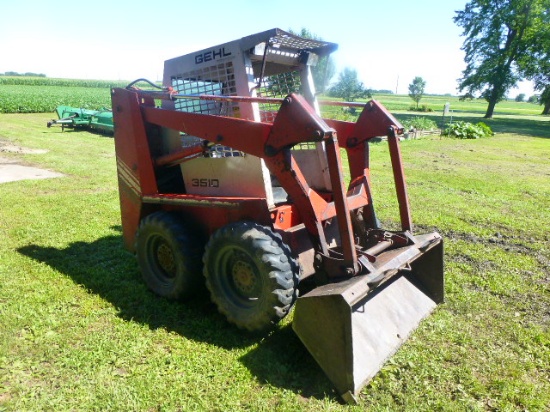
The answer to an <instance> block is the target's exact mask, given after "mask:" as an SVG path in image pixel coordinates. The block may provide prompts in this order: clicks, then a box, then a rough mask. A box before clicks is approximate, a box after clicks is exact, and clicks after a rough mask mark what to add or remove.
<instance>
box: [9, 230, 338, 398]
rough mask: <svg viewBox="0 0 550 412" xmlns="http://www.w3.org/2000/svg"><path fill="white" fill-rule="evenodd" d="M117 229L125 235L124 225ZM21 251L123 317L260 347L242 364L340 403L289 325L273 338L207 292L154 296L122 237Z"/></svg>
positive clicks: (266, 378)
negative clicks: (244, 326) (225, 313)
mask: <svg viewBox="0 0 550 412" xmlns="http://www.w3.org/2000/svg"><path fill="white" fill-rule="evenodd" d="M115 229H116V230H117V231H120V227H116V228H115ZM18 252H19V253H21V254H23V255H25V256H28V257H30V258H32V259H34V260H36V261H38V262H42V263H45V264H47V265H48V266H50V267H52V268H54V269H55V270H57V271H59V272H61V273H63V274H64V275H66V276H68V277H69V278H71V279H72V280H73V281H74V282H75V283H76V284H77V285H80V286H81V287H83V288H85V289H86V290H87V291H88V292H89V293H93V294H96V295H99V296H100V297H101V298H103V299H105V300H106V301H107V302H109V303H111V304H112V305H113V306H114V307H115V308H117V310H118V316H120V317H121V318H122V319H124V320H126V321H129V322H138V323H141V324H144V325H147V326H148V327H149V328H151V329H158V328H162V329H166V330H168V331H170V332H175V333H177V334H179V335H181V336H184V337H186V338H188V339H191V340H195V341H198V342H207V343H209V344H213V345H215V346H218V347H221V348H224V349H234V348H245V347H247V346H254V348H253V349H251V350H250V351H248V352H247V353H246V354H245V355H243V356H242V357H241V358H240V361H241V362H242V364H243V365H244V366H245V367H246V368H248V369H249V370H250V372H251V373H252V374H253V375H254V376H256V377H257V378H258V380H259V381H260V382H262V383H266V384H269V385H273V386H275V387H280V388H284V389H288V390H292V391H294V392H296V393H300V394H301V395H302V396H305V397H313V398H319V399H321V398H325V397H326V394H328V393H332V396H333V397H334V399H338V396H337V394H336V393H335V392H333V391H332V386H331V384H330V382H329V381H328V379H327V378H326V377H325V376H324V374H323V372H322V371H321V369H320V368H319V367H318V366H317V364H316V363H315V361H314V360H313V358H312V357H311V355H309V353H308V352H307V350H306V349H305V347H304V346H303V345H302V344H301V342H300V341H299V339H298V337H297V336H296V335H295V334H294V332H293V331H292V328H291V327H290V326H289V325H286V326H283V327H278V328H276V330H274V331H273V332H272V333H270V334H269V335H267V336H262V335H254V334H248V333H245V332H243V331H240V330H238V329H236V328H235V327H233V326H232V325H230V324H228V323H227V322H226V320H225V319H224V318H223V317H222V316H221V315H220V314H219V313H218V311H217V309H216V307H215V306H214V305H213V304H212V303H211V302H210V298H209V296H208V291H206V289H204V290H202V291H201V292H200V293H199V294H197V296H196V297H195V298H193V299H192V300H191V301H188V302H177V301H169V300H167V299H163V298H161V297H158V296H156V295H154V294H153V293H152V292H151V291H149V290H148V289H147V287H146V286H145V284H144V282H143V281H142V280H141V278H140V275H139V269H138V266H137V263H136V260H135V258H134V257H133V256H132V255H131V254H129V253H128V252H126V251H125V250H124V248H123V247H122V235H121V234H116V235H110V236H105V237H102V238H99V239H97V240H95V241H93V242H91V243H86V242H75V243H72V244H70V245H69V246H68V247H66V248H64V249H57V248H54V247H44V246H40V245H33V244H31V245H27V246H24V247H21V248H19V249H18Z"/></svg>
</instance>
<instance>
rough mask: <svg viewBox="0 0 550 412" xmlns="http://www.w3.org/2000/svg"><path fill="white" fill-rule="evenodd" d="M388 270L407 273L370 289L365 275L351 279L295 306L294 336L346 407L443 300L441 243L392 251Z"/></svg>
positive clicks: (315, 291) (322, 288)
mask: <svg viewBox="0 0 550 412" xmlns="http://www.w3.org/2000/svg"><path fill="white" fill-rule="evenodd" d="M423 236H430V235H423ZM421 237H422V236H420V237H419V238H421ZM397 262H399V263H397ZM391 265H399V266H397V267H396V269H401V268H404V267H406V268H407V270H406V271H402V270H401V271H399V272H398V273H397V274H396V275H395V276H393V277H392V278H391V279H390V280H388V281H387V282H385V283H383V284H382V285H381V286H379V287H377V288H375V289H371V288H370V287H369V286H368V285H367V282H368V281H367V277H366V276H356V277H353V278H351V279H349V280H346V281H343V282H339V283H331V284H327V285H323V286H320V287H318V288H316V289H313V290H312V291H311V292H309V293H307V294H305V295H304V296H302V297H300V298H299V299H298V300H297V302H296V307H295V312H294V320H293V329H294V331H295V332H296V334H297V335H298V337H299V338H300V340H301V341H302V342H303V344H304V345H305V346H306V348H307V349H308V351H309V352H310V353H311V355H312V356H313V358H314V359H315V360H316V361H317V363H318V364H319V366H321V368H322V369H323V371H324V372H325V374H326V375H327V377H328V378H329V379H330V380H331V381H332V383H333V384H334V386H335V388H336V389H337V391H338V392H339V394H340V395H341V396H342V397H343V399H344V400H345V401H346V402H347V403H355V402H356V399H357V395H358V393H359V392H360V390H361V389H362V388H363V387H364V386H365V385H366V384H367V383H368V382H369V381H370V380H371V379H372V378H373V377H374V376H375V375H376V373H377V372H378V371H379V370H380V369H381V368H382V365H383V364H384V362H385V361H386V360H387V359H388V358H389V357H390V356H392V355H393V354H394V353H395V352H396V351H397V350H398V349H399V347H400V346H401V345H402V344H403V343H404V342H405V340H407V338H408V336H409V335H410V334H411V333H412V332H413V331H414V330H415V329H416V328H417V326H418V324H419V323H420V321H421V320H422V319H424V318H425V317H426V316H428V315H429V314H430V313H431V312H432V311H433V310H434V308H435V307H436V305H437V304H438V303H441V302H442V301H443V287H444V285H443V242H442V240H441V238H438V239H437V242H435V243H434V242H433V241H432V243H431V244H430V246H429V249H422V247H420V248H418V247H417V246H414V245H413V246H408V247H405V248H402V250H401V249H397V250H394V251H392V254H391V256H389V257H388V258H387V259H386V260H385V263H384V264H383V268H382V270H388V267H389V266H391Z"/></svg>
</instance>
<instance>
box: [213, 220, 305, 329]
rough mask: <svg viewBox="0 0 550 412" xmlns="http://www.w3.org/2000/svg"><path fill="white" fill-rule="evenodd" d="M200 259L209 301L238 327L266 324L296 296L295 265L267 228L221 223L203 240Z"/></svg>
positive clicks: (285, 310)
mask: <svg viewBox="0 0 550 412" xmlns="http://www.w3.org/2000/svg"><path fill="white" fill-rule="evenodd" d="M203 263H204V275H205V278H206V287H207V288H208V290H209V291H210V294H211V298H212V301H213V302H214V303H215V304H216V306H217V307H218V310H219V311H220V313H221V314H223V315H224V316H225V317H226V318H227V320H228V321H229V322H230V323H233V324H235V325H236V326H237V327H239V328H241V329H246V330H249V331H252V332H257V331H263V330H267V329H269V328H271V327H272V326H273V325H274V324H276V323H277V322H279V321H280V320H281V319H282V318H283V317H284V316H286V314H287V313H288V312H289V310H290V308H291V307H292V305H293V303H294V301H295V300H296V297H297V286H298V274H299V270H298V265H297V264H296V262H295V260H294V259H293V258H292V255H291V253H290V249H289V248H288V246H287V245H285V244H284V242H283V241H282V239H281V237H280V236H279V235H278V234H275V233H274V232H273V231H272V230H271V229H269V228H268V227H265V226H261V225H258V224H255V223H251V222H237V223H232V224H229V225H226V226H224V227H222V228H221V229H219V230H218V231H217V232H216V233H214V235H213V236H212V237H211V239H210V241H209V242H208V244H207V246H206V251H205V254H204V257H203Z"/></svg>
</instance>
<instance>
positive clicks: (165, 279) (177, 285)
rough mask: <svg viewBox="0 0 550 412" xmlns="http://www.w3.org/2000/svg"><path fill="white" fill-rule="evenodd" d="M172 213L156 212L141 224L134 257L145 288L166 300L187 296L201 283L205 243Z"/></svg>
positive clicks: (195, 290)
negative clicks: (193, 234) (145, 285)
mask: <svg viewBox="0 0 550 412" xmlns="http://www.w3.org/2000/svg"><path fill="white" fill-rule="evenodd" d="M191 233H192V232H191V230H190V229H189V228H188V227H187V226H186V225H185V223H184V222H183V220H182V219H181V218H180V217H179V216H178V215H175V214H173V213H169V212H155V213H152V214H150V215H148V216H146V217H145V218H144V219H143V220H142V221H141V223H140V225H139V229H138V232H137V236H136V257H137V260H138V264H139V267H140V269H141V273H142V276H143V280H144V281H145V283H146V284H147V287H148V288H149V289H151V290H152V291H153V292H155V293H156V294H157V295H159V296H162V297H165V298H167V299H187V298H189V297H191V296H193V295H194V294H195V293H196V292H197V291H198V290H199V289H200V287H201V285H203V284H204V280H203V277H202V275H201V272H202V261H201V256H202V252H203V250H204V247H203V245H204V242H201V240H200V239H198V238H197V237H196V236H192V235H191Z"/></svg>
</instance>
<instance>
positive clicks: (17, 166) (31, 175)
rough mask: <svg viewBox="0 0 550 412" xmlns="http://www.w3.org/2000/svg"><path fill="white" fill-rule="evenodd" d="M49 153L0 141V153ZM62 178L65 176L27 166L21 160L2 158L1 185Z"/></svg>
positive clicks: (0, 158)
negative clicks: (21, 181) (20, 181)
mask: <svg viewBox="0 0 550 412" xmlns="http://www.w3.org/2000/svg"><path fill="white" fill-rule="evenodd" d="M47 152H48V151H47V150H42V149H28V148H25V147H20V146H16V145H13V144H11V143H9V142H2V141H0V153H20V154H44V153H47ZM61 176H63V174H61V173H57V172H53V171H51V170H45V169H41V168H38V167H33V166H27V165H25V164H24V163H23V162H22V161H21V160H19V159H16V158H7V157H1V156H0V183H7V182H15V181H18V180H30V179H49V178H52V177H61Z"/></svg>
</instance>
